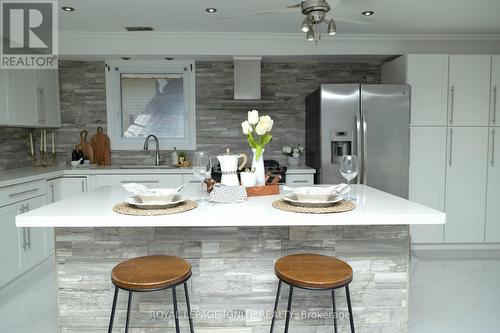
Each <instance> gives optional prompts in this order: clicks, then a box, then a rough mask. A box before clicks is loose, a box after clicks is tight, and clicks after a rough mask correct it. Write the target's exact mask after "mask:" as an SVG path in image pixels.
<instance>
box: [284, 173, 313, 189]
mask: <svg viewBox="0 0 500 333" xmlns="http://www.w3.org/2000/svg"><path fill="white" fill-rule="evenodd" d="M285 180H286V185H287V186H293V187H298V186H312V185H314V174H312V173H308V174H301V173H297V174H288V173H287V174H286V179H285Z"/></svg>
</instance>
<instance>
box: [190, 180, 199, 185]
mask: <svg viewBox="0 0 500 333" xmlns="http://www.w3.org/2000/svg"><path fill="white" fill-rule="evenodd" d="M189 183H190V184H199V183H200V181H199V180H190V181H189Z"/></svg>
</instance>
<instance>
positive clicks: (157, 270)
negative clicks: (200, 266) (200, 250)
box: [111, 256, 191, 291]
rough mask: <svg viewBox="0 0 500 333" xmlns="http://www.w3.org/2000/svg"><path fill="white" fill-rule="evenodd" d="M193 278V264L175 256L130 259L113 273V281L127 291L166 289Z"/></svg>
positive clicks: (120, 264) (115, 268) (114, 269)
mask: <svg viewBox="0 0 500 333" xmlns="http://www.w3.org/2000/svg"><path fill="white" fill-rule="evenodd" d="M190 276H191V264H189V262H187V261H186V260H184V259H181V258H178V257H173V256H147V257H139V258H134V259H129V260H126V261H124V262H121V263H119V264H118V265H116V266H115V267H114V268H113V270H112V271H111V281H112V282H113V284H114V285H115V286H117V287H118V288H120V289H125V290H137V291H147V290H156V289H166V288H169V287H171V286H173V285H176V284H179V283H181V282H183V281H185V280H187V279H189V277H190Z"/></svg>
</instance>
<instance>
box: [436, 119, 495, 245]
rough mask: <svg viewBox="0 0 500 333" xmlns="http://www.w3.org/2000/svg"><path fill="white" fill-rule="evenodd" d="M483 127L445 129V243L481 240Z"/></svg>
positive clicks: (485, 138)
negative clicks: (446, 147) (446, 153)
mask: <svg viewBox="0 0 500 333" xmlns="http://www.w3.org/2000/svg"><path fill="white" fill-rule="evenodd" d="M488 134H489V129H488V128H487V127H453V128H449V129H448V156H447V170H446V205H445V207H446V215H447V216H446V225H445V227H444V230H445V232H444V240H445V243H483V242H484V240H485V237H484V236H485V214H486V183H487V169H488V167H487V164H486V163H487V161H488Z"/></svg>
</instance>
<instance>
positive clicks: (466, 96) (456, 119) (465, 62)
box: [448, 55, 491, 126]
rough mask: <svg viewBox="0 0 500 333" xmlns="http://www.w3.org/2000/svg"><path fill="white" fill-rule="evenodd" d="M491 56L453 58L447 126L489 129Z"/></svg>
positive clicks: (451, 57)
mask: <svg viewBox="0 0 500 333" xmlns="http://www.w3.org/2000/svg"><path fill="white" fill-rule="evenodd" d="M490 75H491V56H489V55H450V75H449V77H450V78H449V102H448V109H449V114H448V122H449V124H450V125H452V126H488V124H489V117H490V112H489V111H490V85H491V82H490V77H491V76H490Z"/></svg>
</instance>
